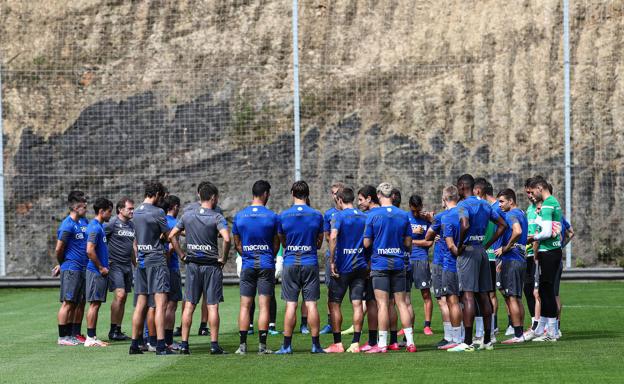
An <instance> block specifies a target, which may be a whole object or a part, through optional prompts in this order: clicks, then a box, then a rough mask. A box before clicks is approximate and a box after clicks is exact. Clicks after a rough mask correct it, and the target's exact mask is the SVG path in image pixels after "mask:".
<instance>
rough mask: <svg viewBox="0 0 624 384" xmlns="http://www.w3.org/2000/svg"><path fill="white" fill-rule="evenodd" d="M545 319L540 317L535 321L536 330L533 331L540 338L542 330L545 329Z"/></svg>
mask: <svg viewBox="0 0 624 384" xmlns="http://www.w3.org/2000/svg"><path fill="white" fill-rule="evenodd" d="M546 324H547V319H546V318H545V317H544V316H540V318H539V320H538V321H537V328H536V329H535V334H536V335H538V336H542V335H543V334H544V328H545V327H546Z"/></svg>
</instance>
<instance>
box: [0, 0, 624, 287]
mask: <svg viewBox="0 0 624 384" xmlns="http://www.w3.org/2000/svg"><path fill="white" fill-rule="evenodd" d="M573 3H574V4H573V6H572V8H571V9H570V17H571V19H570V20H571V26H570V27H571V47H572V52H571V54H572V56H571V57H572V63H571V73H572V101H573V104H572V161H573V163H572V176H573V179H572V180H573V184H572V191H573V200H572V203H573V215H572V217H571V218H570V219H571V222H572V224H573V226H574V227H575V229H576V232H577V236H578V237H577V239H576V240H575V241H574V247H575V248H574V257H575V262H578V264H579V265H580V264H592V263H593V264H595V263H613V262H615V261H616V260H617V259H618V257H620V253H621V252H622V251H621V249H622V244H621V242H620V241H619V240H617V238H616V236H615V235H616V234H617V233H618V231H620V230H621V229H623V228H622V221H621V212H620V210H619V209H617V207H619V206H620V205H621V202H622V201H621V199H622V197H621V196H622V195H623V193H622V192H624V191H623V190H622V189H623V187H622V185H623V179H622V178H623V171H622V160H621V159H622V147H623V146H622V143H624V138H623V137H622V136H623V135H624V132H623V130H622V126H623V124H622V122H623V121H622V120H623V119H624V112H623V110H622V105H624V103H623V101H624V94H623V89H622V81H621V80H620V79H619V78H618V76H617V73H618V69H619V68H621V66H622V64H624V63H623V57H622V53H621V52H622V50H621V44H622V36H621V31H622V19H623V18H622V15H623V13H622V10H623V9H624V6H623V4H622V2H615V1H614V2H599V1H586V2H573ZM291 16H292V13H291V2H290V1H288V0H281V1H238V0H237V1H227V2H225V1H217V2H212V1H180V2H165V1H151V2H127V3H126V2H86V1H85V2H75V3H74V4H72V5H71V6H70V5H66V4H64V3H63V2H49V4H46V5H45V6H36V5H34V4H31V3H28V2H27V3H24V2H12V1H8V2H6V3H5V4H4V5H2V6H0V21H1V23H0V63H1V64H2V67H1V71H0V76H1V77H2V107H3V113H2V118H3V123H4V124H3V133H4V171H5V175H4V176H5V185H4V187H5V205H6V241H7V244H6V250H7V272H8V273H9V274H13V275H33V274H45V273H47V271H48V270H49V268H50V267H51V266H52V265H53V248H54V242H55V232H56V228H57V226H58V224H59V222H60V220H62V218H63V217H64V216H65V215H66V207H65V204H64V201H65V198H66V195H67V193H68V192H69V191H70V190H72V189H82V190H84V191H85V192H86V193H87V195H88V196H89V197H90V198H91V199H93V198H95V197H100V196H103V197H107V198H109V199H111V200H113V201H115V200H117V199H118V198H120V197H121V196H123V195H129V196H131V197H133V198H134V199H135V200H140V199H141V195H142V183H143V181H144V180H148V179H154V178H158V179H160V180H162V181H163V183H164V184H165V185H166V186H167V187H168V189H169V190H170V192H171V193H173V194H175V195H178V196H180V197H181V199H182V201H183V202H188V201H191V200H193V199H194V198H195V190H196V186H197V184H198V183H199V182H200V181H202V180H205V179H208V180H211V181H214V182H215V184H217V186H218V187H219V188H220V193H221V199H220V206H221V207H222V208H223V209H224V211H225V213H226V216H228V217H230V218H231V217H232V215H233V214H234V213H235V212H236V211H237V210H238V209H240V208H242V207H243V206H244V205H245V204H246V203H247V201H248V199H249V192H250V187H251V184H252V183H253V181H255V180H256V179H259V178H265V179H267V180H269V181H270V182H271V184H272V186H273V190H272V201H271V202H270V206H271V207H272V208H273V209H275V210H277V211H279V210H281V209H283V208H285V207H286V206H287V205H288V203H289V198H288V192H289V188H290V184H291V183H292V181H293V175H294V133H293V71H292V63H291V60H292V35H291V21H292V19H291ZM299 20H300V25H299V29H300V38H299V45H300V57H301V63H300V81H301V98H300V105H301V108H300V111H301V112H300V117H301V132H302V135H301V146H302V152H301V153H302V159H301V161H302V176H303V178H304V179H305V180H307V181H308V182H309V184H310V185H311V188H312V196H311V199H312V205H313V206H314V207H315V208H318V209H321V210H325V209H327V208H329V206H330V205H331V200H330V197H329V195H328V194H327V190H328V188H329V185H330V184H331V183H332V182H334V181H339V180H340V181H344V182H345V183H347V184H349V185H352V186H354V187H356V188H357V187H360V186H362V185H364V184H372V185H377V184H379V183H380V182H381V181H389V182H391V183H393V184H394V185H396V186H397V187H398V188H400V189H401V191H402V193H403V197H404V198H403V200H404V203H403V208H407V199H408V198H409V195H410V194H412V193H417V194H420V195H421V196H423V198H424V201H425V205H426V208H427V209H431V210H439V209H441V207H440V192H441V189H442V187H443V186H445V185H448V184H451V183H453V182H454V180H455V179H456V178H457V176H459V175H460V174H462V173H464V172H470V173H472V174H473V175H475V176H484V177H486V178H487V179H488V180H490V181H491V182H492V183H493V184H494V188H495V190H498V189H502V188H505V187H512V188H514V189H515V190H516V191H521V190H522V186H523V185H524V180H525V179H526V178H527V177H529V176H531V175H535V174H542V175H544V176H546V177H547V178H548V179H549V181H551V182H552V184H553V186H554V190H555V195H556V197H557V198H558V199H559V200H560V202H561V203H562V205H563V204H564V195H563V191H564V161H563V159H564V148H563V143H564V140H563V59H562V57H563V54H562V8H561V3H560V2H559V1H546V2H542V1H540V2H538V1H525V2H518V3H517V4H516V3H514V4H513V5H509V4H502V3H500V2H496V1H489V2H479V3H474V2H462V1H450V0H449V1H442V2H440V1H436V2H433V1H431V2H419V3H418V4H416V5H414V4H413V2H407V1H389V2H366V1H336V2H329V1H303V2H300V9H299ZM521 206H523V207H524V206H526V200H525V198H524V196H522V199H521Z"/></svg>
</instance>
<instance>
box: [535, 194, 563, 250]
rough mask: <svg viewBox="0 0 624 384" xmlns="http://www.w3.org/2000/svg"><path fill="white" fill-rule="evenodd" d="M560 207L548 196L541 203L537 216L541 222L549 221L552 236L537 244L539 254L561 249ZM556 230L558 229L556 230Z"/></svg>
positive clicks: (552, 197)
mask: <svg viewBox="0 0 624 384" xmlns="http://www.w3.org/2000/svg"><path fill="white" fill-rule="evenodd" d="M561 215H562V212H561V205H560V204H559V202H558V201H557V199H555V197H554V196H552V195H551V196H548V198H547V199H546V200H544V202H543V203H542V208H541V209H540V212H539V214H538V216H539V218H540V219H541V221H550V222H551V223H552V224H551V225H552V226H553V235H552V236H551V237H550V238H548V239H542V240H540V242H539V252H545V251H552V250H554V249H561V224H560V223H561ZM556 228H558V229H556Z"/></svg>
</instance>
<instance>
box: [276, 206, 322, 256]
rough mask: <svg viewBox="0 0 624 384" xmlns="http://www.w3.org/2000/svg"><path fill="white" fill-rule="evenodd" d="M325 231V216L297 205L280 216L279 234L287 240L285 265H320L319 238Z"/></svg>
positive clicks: (307, 207)
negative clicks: (318, 257) (317, 242)
mask: <svg viewBox="0 0 624 384" xmlns="http://www.w3.org/2000/svg"><path fill="white" fill-rule="evenodd" d="M322 231H323V215H321V213H320V212H319V211H317V210H315V209H313V208H310V207H309V206H307V205H300V204H296V205H293V206H292V207H290V208H288V209H287V210H285V211H283V212H282V213H281V214H280V216H279V233H281V234H282V235H284V236H285V238H286V249H285V251H284V265H293V264H297V265H318V259H317V255H316V252H317V244H316V241H317V238H318V235H319V234H320V233H322Z"/></svg>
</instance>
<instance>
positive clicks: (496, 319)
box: [494, 315, 498, 329]
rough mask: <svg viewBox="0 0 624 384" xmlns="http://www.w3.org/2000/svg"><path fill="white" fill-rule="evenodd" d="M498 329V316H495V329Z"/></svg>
mask: <svg viewBox="0 0 624 384" xmlns="http://www.w3.org/2000/svg"><path fill="white" fill-rule="evenodd" d="M496 328H498V315H494V329H496Z"/></svg>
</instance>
